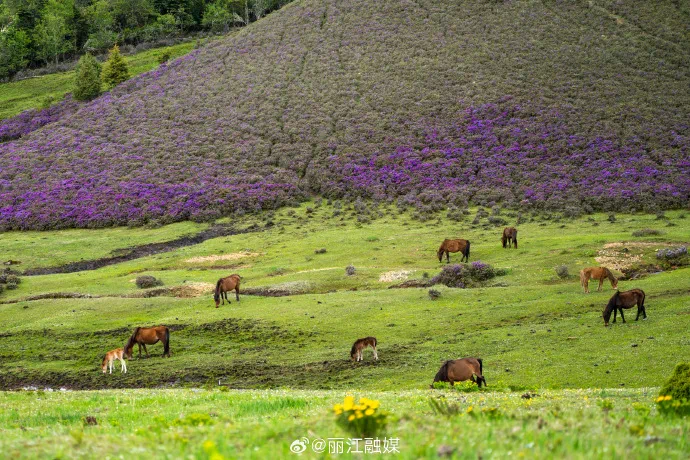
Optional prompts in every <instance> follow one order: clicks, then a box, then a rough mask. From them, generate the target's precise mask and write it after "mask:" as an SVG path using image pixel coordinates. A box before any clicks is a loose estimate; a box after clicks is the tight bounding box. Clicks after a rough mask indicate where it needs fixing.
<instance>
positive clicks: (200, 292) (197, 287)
mask: <svg viewBox="0 0 690 460" xmlns="http://www.w3.org/2000/svg"><path fill="white" fill-rule="evenodd" d="M214 289H215V285H213V284H212V283H202V282H191V283H185V284H181V285H179V286H172V287H171V288H170V292H172V293H173V295H174V296H175V297H181V298H185V299H190V298H193V297H201V296H204V295H210V294H213V290H214Z"/></svg>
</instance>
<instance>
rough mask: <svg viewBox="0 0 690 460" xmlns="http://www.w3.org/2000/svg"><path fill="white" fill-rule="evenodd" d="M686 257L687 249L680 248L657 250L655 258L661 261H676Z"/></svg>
mask: <svg viewBox="0 0 690 460" xmlns="http://www.w3.org/2000/svg"><path fill="white" fill-rule="evenodd" d="M687 255H688V248H687V247H686V246H680V247H677V248H666V249H659V250H658V251H657V252H656V258H657V259H661V260H677V259H681V258H683V257H685V256H687Z"/></svg>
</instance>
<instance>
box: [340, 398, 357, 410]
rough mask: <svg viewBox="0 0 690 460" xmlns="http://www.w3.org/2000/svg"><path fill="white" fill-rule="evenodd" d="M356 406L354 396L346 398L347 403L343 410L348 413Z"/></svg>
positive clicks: (344, 404) (345, 402)
mask: <svg viewBox="0 0 690 460" xmlns="http://www.w3.org/2000/svg"><path fill="white" fill-rule="evenodd" d="M354 405H355V398H353V397H352V396H345V401H344V403H343V409H344V410H346V411H348V410H352V407H353V406H354Z"/></svg>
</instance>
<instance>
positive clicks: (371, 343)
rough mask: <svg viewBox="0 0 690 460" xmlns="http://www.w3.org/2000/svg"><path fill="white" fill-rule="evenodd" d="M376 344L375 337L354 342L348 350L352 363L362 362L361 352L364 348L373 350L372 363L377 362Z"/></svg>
mask: <svg viewBox="0 0 690 460" xmlns="http://www.w3.org/2000/svg"><path fill="white" fill-rule="evenodd" d="M376 344H377V342H376V337H364V338H363V339H357V340H355V343H354V344H352V349H351V350H350V359H352V360H353V361H363V360H364V358H363V357H362V352H363V351H364V349H365V348H366V347H371V348H372V349H373V350H374V361H376V360H378V359H379V355H378V354H377V353H376Z"/></svg>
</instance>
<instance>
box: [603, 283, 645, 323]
mask: <svg viewBox="0 0 690 460" xmlns="http://www.w3.org/2000/svg"><path fill="white" fill-rule="evenodd" d="M645 297H646V296H645V293H644V291H643V290H642V289H631V290H629V291H623V292H620V291H616V293H615V294H613V297H611V300H609V303H608V304H607V305H606V308H605V309H604V326H608V325H609V319H611V312H613V322H614V323H615V322H616V311H620V313H621V318H622V319H623V322H624V323H625V316H623V309H624V308H626V309H627V308H632V307H634V306H635V305H637V316H636V317H635V321H637V320H638V319H639V318H640V313H642V319H647V310H646V309H645V308H644V298H645Z"/></svg>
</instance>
